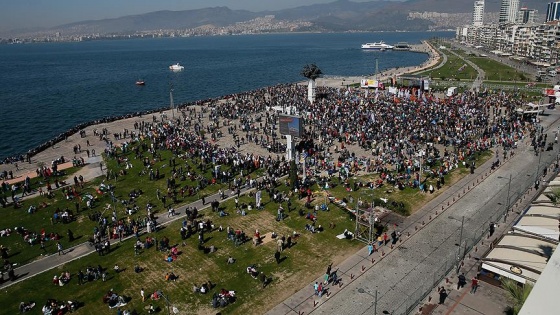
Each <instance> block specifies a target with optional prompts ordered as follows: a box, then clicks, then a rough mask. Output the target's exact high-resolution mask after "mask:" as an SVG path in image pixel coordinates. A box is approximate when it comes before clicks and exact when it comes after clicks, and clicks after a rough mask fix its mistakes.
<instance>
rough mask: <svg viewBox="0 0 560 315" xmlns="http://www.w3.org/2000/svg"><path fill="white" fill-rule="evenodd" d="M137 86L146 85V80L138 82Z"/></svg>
mask: <svg viewBox="0 0 560 315" xmlns="http://www.w3.org/2000/svg"><path fill="white" fill-rule="evenodd" d="M136 85H146V81H144V80H137V81H136Z"/></svg>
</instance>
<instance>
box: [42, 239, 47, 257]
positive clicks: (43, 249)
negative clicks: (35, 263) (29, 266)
mask: <svg viewBox="0 0 560 315" xmlns="http://www.w3.org/2000/svg"><path fill="white" fill-rule="evenodd" d="M41 250H42V251H43V252H46V251H47V249H46V248H45V240H44V239H41ZM41 255H43V254H41Z"/></svg>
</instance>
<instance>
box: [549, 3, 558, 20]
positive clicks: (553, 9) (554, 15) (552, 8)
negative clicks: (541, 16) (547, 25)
mask: <svg viewBox="0 0 560 315" xmlns="http://www.w3.org/2000/svg"><path fill="white" fill-rule="evenodd" d="M552 21H560V1H555V2H551V3H549V4H548V6H547V8H546V22H552Z"/></svg>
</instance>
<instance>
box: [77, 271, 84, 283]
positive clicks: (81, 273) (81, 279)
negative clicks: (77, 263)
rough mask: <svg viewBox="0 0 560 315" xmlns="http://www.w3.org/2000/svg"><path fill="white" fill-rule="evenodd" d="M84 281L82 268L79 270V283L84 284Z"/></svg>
mask: <svg viewBox="0 0 560 315" xmlns="http://www.w3.org/2000/svg"><path fill="white" fill-rule="evenodd" d="M83 283H84V273H83V272H82V271H81V270H80V271H78V285H82V284H83Z"/></svg>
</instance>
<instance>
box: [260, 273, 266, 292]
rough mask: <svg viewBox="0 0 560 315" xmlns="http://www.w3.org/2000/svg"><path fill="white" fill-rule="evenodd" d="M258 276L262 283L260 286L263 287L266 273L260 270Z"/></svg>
mask: <svg viewBox="0 0 560 315" xmlns="http://www.w3.org/2000/svg"><path fill="white" fill-rule="evenodd" d="M259 277H260V280H261V283H262V287H263V289H264V288H265V287H266V275H265V274H264V272H262V271H261V273H260V275H259Z"/></svg>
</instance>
